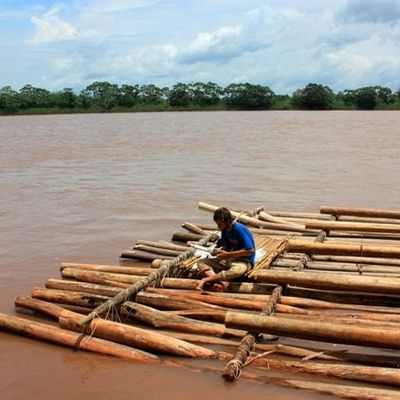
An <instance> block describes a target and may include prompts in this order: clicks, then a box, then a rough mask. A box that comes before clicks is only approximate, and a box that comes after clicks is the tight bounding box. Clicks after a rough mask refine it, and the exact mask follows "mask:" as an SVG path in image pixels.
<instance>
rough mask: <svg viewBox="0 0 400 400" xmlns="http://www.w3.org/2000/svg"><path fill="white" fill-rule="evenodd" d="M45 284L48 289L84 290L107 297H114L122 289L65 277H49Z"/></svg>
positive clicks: (84, 291)
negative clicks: (70, 279)
mask: <svg viewBox="0 0 400 400" xmlns="http://www.w3.org/2000/svg"><path fill="white" fill-rule="evenodd" d="M45 286H46V288H47V289H57V290H69V291H72V292H83V293H90V294H96V295H100V296H107V297H113V296H115V295H116V294H118V293H119V292H120V291H121V289H120V288H118V287H113V286H106V285H96V284H93V283H86V282H76V281H68V280H64V279H48V280H47V281H46V283H45Z"/></svg>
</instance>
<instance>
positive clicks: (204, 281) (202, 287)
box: [196, 278, 207, 292]
mask: <svg viewBox="0 0 400 400" xmlns="http://www.w3.org/2000/svg"><path fill="white" fill-rule="evenodd" d="M206 282H207V281H206V279H205V278H203V279H201V280H200V282H199V283H198V285H197V286H196V290H198V291H200V292H204V285H205V284H206Z"/></svg>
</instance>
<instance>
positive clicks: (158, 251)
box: [133, 244, 186, 258]
mask: <svg viewBox="0 0 400 400" xmlns="http://www.w3.org/2000/svg"><path fill="white" fill-rule="evenodd" d="M133 250H135V251H136V250H140V251H145V252H147V253H152V254H160V255H162V256H163V257H164V256H169V257H176V256H179V254H181V253H182V251H180V250H170V249H164V248H160V247H153V246H147V245H144V244H137V245H135V246H134V247H133ZM185 251H186V250H185ZM163 257H162V258H163Z"/></svg>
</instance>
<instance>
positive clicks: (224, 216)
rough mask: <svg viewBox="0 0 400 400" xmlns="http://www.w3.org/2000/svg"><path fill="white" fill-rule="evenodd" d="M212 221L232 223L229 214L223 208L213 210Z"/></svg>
mask: <svg viewBox="0 0 400 400" xmlns="http://www.w3.org/2000/svg"><path fill="white" fill-rule="evenodd" d="M214 221H215V222H216V221H223V222H228V221H232V215H231V212H230V211H229V210H228V209H227V208H225V207H221V208H218V210H215V212H214Z"/></svg>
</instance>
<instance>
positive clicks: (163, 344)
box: [59, 315, 215, 358]
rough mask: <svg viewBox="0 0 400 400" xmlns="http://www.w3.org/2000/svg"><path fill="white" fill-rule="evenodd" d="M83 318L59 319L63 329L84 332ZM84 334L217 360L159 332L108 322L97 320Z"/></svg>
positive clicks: (203, 351) (155, 349)
mask: <svg viewBox="0 0 400 400" xmlns="http://www.w3.org/2000/svg"><path fill="white" fill-rule="evenodd" d="M81 321H82V317H81V316H80V317H79V318H77V317H76V318H71V316H69V315H68V316H67V317H64V316H63V315H62V316H61V317H60V318H59V324H60V326H61V327H62V328H64V329H68V330H73V331H79V332H80V331H82V327H81ZM84 332H85V333H86V334H88V335H93V336H96V337H101V338H105V339H108V340H112V341H115V342H117V343H122V344H127V345H130V346H135V347H138V348H140V349H143V350H149V351H154V352H156V353H167V354H174V355H178V356H184V357H191V358H215V352H214V351H211V350H209V349H206V348H203V347H200V346H197V345H193V344H190V343H188V342H184V341H183V340H179V339H174V338H172V337H170V336H167V335H162V334H160V333H158V332H153V331H150V330H146V329H142V328H138V327H135V326H132V325H126V324H121V323H119V322H114V321H108V320H104V319H102V318H96V319H95V320H94V321H90V322H89V323H88V324H86V325H85V326H84Z"/></svg>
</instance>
